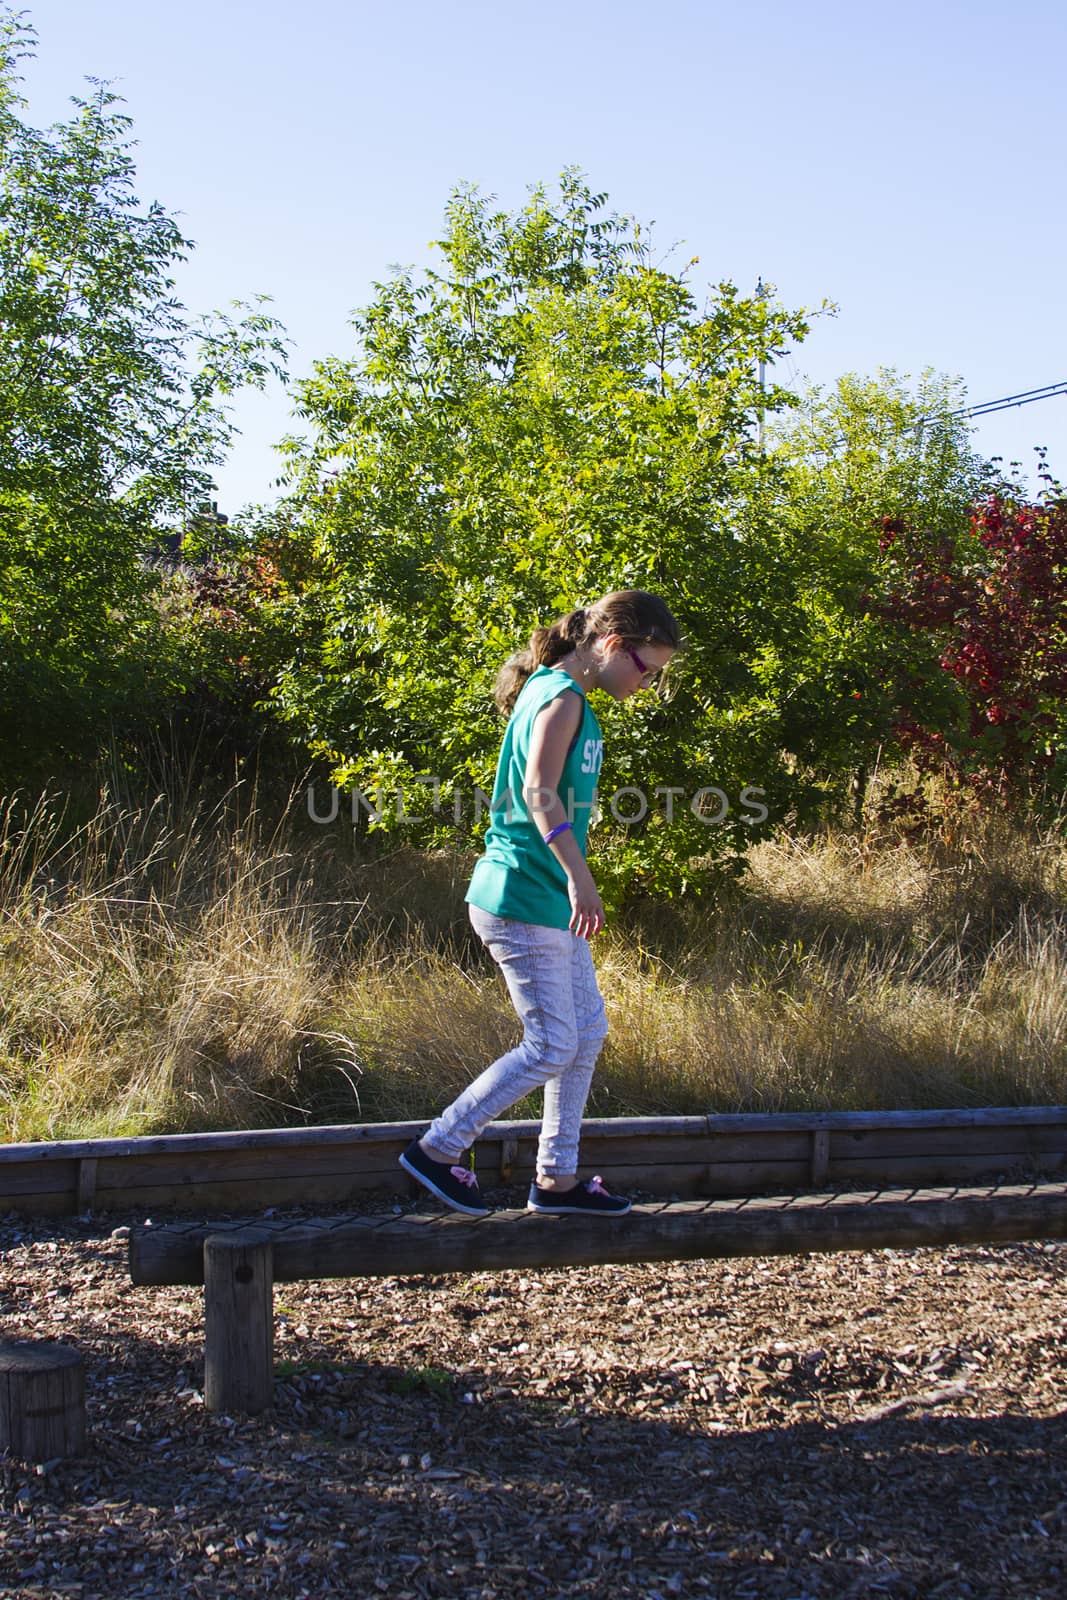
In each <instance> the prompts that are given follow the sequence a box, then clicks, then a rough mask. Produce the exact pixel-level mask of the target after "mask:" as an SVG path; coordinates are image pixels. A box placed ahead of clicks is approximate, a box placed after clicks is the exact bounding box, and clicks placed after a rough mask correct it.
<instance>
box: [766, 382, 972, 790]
mask: <svg viewBox="0 0 1067 1600" xmlns="http://www.w3.org/2000/svg"><path fill="white" fill-rule="evenodd" d="M961 408H962V393H961V389H960V385H959V384H958V382H956V381H955V380H951V379H947V378H944V377H938V376H936V375H935V374H933V373H930V372H927V373H924V374H923V376H922V378H921V379H920V380H919V382H918V384H917V385H916V386H914V387H912V386H911V385H910V384H909V383H908V381H907V380H906V379H904V378H901V377H900V376H899V375H898V374H897V373H896V372H894V371H891V370H885V369H883V370H881V371H880V372H879V373H878V374H877V375H876V376H875V377H874V378H870V379H862V378H859V377H857V376H855V375H847V376H845V377H843V378H841V379H840V380H839V381H838V383H837V384H836V385H835V387H834V388H833V389H832V390H831V391H829V392H824V391H822V390H820V389H813V390H811V391H810V392H809V393H808V394H807V395H806V396H805V400H804V404H803V406H802V407H800V408H799V409H798V410H797V411H796V412H794V413H793V414H791V415H790V417H789V418H788V419H787V422H786V425H785V427H784V428H783V429H782V430H781V432H780V435H779V437H778V439H777V441H776V445H777V454H776V459H777V460H778V461H779V463H780V465H781V466H782V468H783V475H782V478H781V480H780V484H781V487H782V489H783V490H784V496H783V498H781V499H780V500H779V501H778V503H777V504H776V505H773V506H772V508H771V509H772V513H773V514H776V515H777V516H778V517H779V518H780V527H781V534H782V538H783V540H784V541H787V542H788V543H789V546H790V549H791V553H792V569H793V573H794V579H795V584H796V593H797V597H798V604H799V608H800V611H801V613H802V615H803V616H804V618H805V626H804V627H803V628H802V629H801V630H800V632H799V633H798V634H797V635H796V636H795V638H794V640H793V642H792V645H791V647H790V649H789V651H788V652H787V654H786V655H785V657H783V658H776V659H775V660H774V661H773V662H772V663H771V664H770V667H769V670H768V673H767V679H766V681H767V685H768V689H769V690H770V691H771V693H772V695H773V697H774V700H775V703H776V705H777V706H778V708H779V711H780V724H779V726H780V734H781V738H782V743H783V746H784V747H785V748H786V749H788V750H790V751H792V752H793V753H794V756H795V759H796V760H797V762H798V763H799V764H800V765H801V766H802V767H803V768H804V769H806V770H807V771H808V772H810V773H811V774H812V775H813V776H814V777H815V778H816V780H817V782H818V783H819V785H820V787H821V788H822V789H823V791H824V792H825V793H827V794H828V795H835V794H836V795H840V794H841V793H842V792H843V791H844V788H845V785H846V784H847V783H848V782H849V781H851V782H852V783H853V785H854V787H855V791H856V799H857V802H858V801H861V800H862V793H863V786H864V783H865V778H866V771H867V769H868V767H869V766H870V765H872V764H873V763H874V762H875V761H876V760H878V759H879V757H880V755H885V754H887V753H890V754H891V753H892V751H893V749H894V727H895V723H896V719H897V715H898V711H899V708H900V707H901V705H902V704H908V705H911V704H913V703H914V702H915V698H916V695H918V696H919V699H920V700H921V701H924V703H925V704H926V706H927V708H928V709H930V710H932V709H933V706H934V703H935V702H938V701H940V700H943V698H944V694H945V685H944V675H943V674H942V673H940V671H939V669H938V667H937V652H936V650H934V649H933V648H932V647H931V645H930V644H929V643H928V642H927V641H923V640H921V639H919V638H918V637H917V636H916V635H915V634H914V633H909V632H908V630H906V629H900V628H892V627H887V625H886V618H885V614H884V608H883V606H882V599H883V598H884V592H885V583H886V569H885V562H884V559H883V553H882V550H881V541H882V537H883V532H884V529H885V527H886V526H887V524H890V523H891V524H893V525H896V524H898V523H900V524H904V523H906V524H908V525H911V524H912V523H915V522H917V523H918V524H919V525H921V526H922V527H923V528H924V529H925V530H927V532H928V536H929V537H931V538H933V539H935V540H936V541H948V542H949V543H950V544H952V545H953V547H956V546H957V545H958V546H959V547H960V548H961V549H962V548H964V547H965V546H966V545H967V543H968V541H969V539H970V532H969V530H970V511H971V507H972V506H973V505H974V503H975V500H976V499H977V498H979V497H980V496H982V495H983V494H984V493H986V492H987V490H988V488H989V486H990V483H991V474H990V469H989V467H988V465H987V464H986V463H985V462H984V461H983V460H981V459H980V458H979V457H978V456H976V455H975V454H974V452H973V451H972V450H971V448H970V445H969V441H968V434H967V424H966V420H965V419H964V418H963V417H962V416H961V415H960V414H959V413H960V410H961ZM924 697H925V700H924Z"/></svg>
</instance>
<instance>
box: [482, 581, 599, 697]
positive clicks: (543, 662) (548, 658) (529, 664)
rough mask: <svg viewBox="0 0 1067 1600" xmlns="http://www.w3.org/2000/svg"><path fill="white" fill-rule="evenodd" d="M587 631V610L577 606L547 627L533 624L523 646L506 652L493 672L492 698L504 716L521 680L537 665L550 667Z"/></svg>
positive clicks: (567, 652) (583, 639) (574, 645)
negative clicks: (525, 644) (502, 660)
mask: <svg viewBox="0 0 1067 1600" xmlns="http://www.w3.org/2000/svg"><path fill="white" fill-rule="evenodd" d="M588 632H589V613H588V612H587V611H585V610H583V609H582V607H580V606H579V608H578V609H577V610H576V611H568V613H567V615H566V616H565V617H560V618H559V620H558V621H556V622H553V623H551V624H550V625H549V626H548V627H547V628H535V629H534V631H533V633H532V634H531V635H530V642H529V644H528V645H527V646H526V649H525V650H517V651H516V652H515V654H514V655H513V656H509V657H508V659H507V660H506V661H505V662H504V665H503V666H502V667H501V669H500V671H499V672H498V673H497V677H496V687H495V689H494V690H493V698H494V700H495V701H496V703H497V706H498V708H499V709H500V711H502V712H503V714H504V716H505V717H510V715H511V713H512V710H513V708H514V705H515V702H516V700H517V699H518V698H519V694H520V692H521V690H522V686H523V684H524V683H525V682H526V680H527V678H528V677H529V676H530V674H531V673H532V672H535V671H536V669H537V668H538V667H554V666H555V664H556V662H557V661H562V660H563V657H564V656H569V655H570V653H571V651H572V650H577V648H578V646H579V645H580V644H583V643H584V641H585V638H586V636H587V634H588Z"/></svg>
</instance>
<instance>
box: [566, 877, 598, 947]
mask: <svg viewBox="0 0 1067 1600" xmlns="http://www.w3.org/2000/svg"><path fill="white" fill-rule="evenodd" d="M584 865H585V864H584V862H583V866H584ZM567 893H568V895H569V896H570V902H571V920H570V930H571V932H572V933H576V934H577V935H578V937H579V939H591V938H592V937H593V935H594V933H599V932H600V930H601V928H602V927H603V926H604V922H605V916H604V902H603V901H602V900H601V898H600V895H599V894H598V893H597V886H596V884H595V883H594V882H593V874H592V873H591V872H590V871H589V868H588V867H586V868H585V871H584V872H582V873H578V874H576V875H575V876H573V877H568V879H567Z"/></svg>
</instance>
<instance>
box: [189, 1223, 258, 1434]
mask: <svg viewBox="0 0 1067 1600" xmlns="http://www.w3.org/2000/svg"><path fill="white" fill-rule="evenodd" d="M272 1253H273V1252H272V1247H271V1242H270V1238H269V1236H268V1235H264V1234H262V1233H256V1232H255V1231H254V1230H251V1229H248V1230H242V1231H241V1232H239V1233H231V1234H217V1233H216V1234H210V1235H209V1236H208V1238H206V1239H205V1240H204V1405H205V1407H206V1409H207V1410H208V1411H225V1412H248V1413H255V1412H259V1411H267V1410H269V1408H270V1406H271V1403H272V1401H273V1398H274V1267H273V1260H272Z"/></svg>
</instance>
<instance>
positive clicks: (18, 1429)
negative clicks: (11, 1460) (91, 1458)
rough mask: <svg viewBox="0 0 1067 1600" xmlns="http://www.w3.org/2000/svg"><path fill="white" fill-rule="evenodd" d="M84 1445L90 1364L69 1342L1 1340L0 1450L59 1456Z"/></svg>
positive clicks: (39, 1457) (26, 1456)
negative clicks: (86, 1378) (86, 1393)
mask: <svg viewBox="0 0 1067 1600" xmlns="http://www.w3.org/2000/svg"><path fill="white" fill-rule="evenodd" d="M84 1448H85V1363H84V1360H83V1358H82V1355H81V1352H80V1351H78V1350H72V1349H71V1347H70V1346H69V1345H65V1344H42V1343H39V1342H34V1343H29V1342H24V1341H17V1342H12V1343H5V1344H0V1452H2V1451H4V1450H9V1451H10V1452H11V1454H12V1455H13V1456H18V1457H19V1459H20V1460H22V1461H54V1460H57V1459H61V1458H63V1457H65V1456H76V1455H80V1453H81V1452H82V1450H84Z"/></svg>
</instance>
